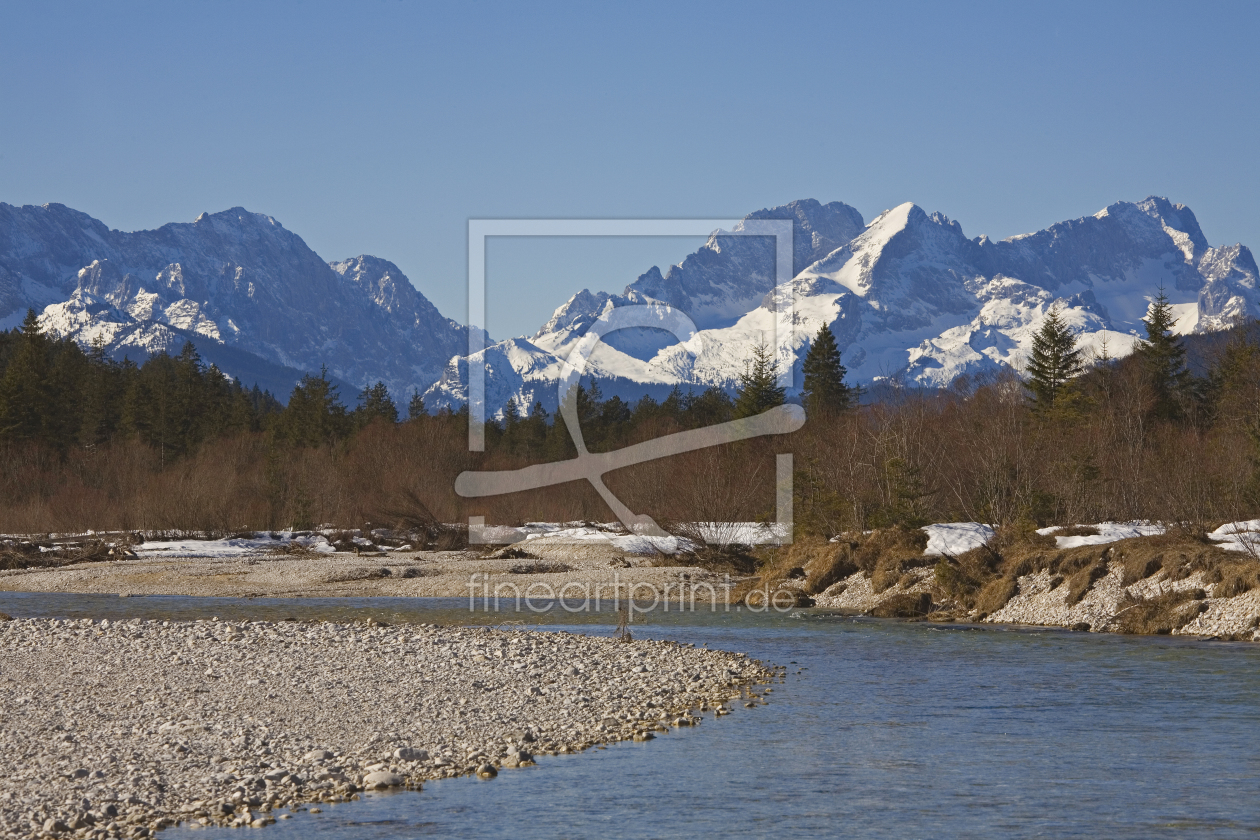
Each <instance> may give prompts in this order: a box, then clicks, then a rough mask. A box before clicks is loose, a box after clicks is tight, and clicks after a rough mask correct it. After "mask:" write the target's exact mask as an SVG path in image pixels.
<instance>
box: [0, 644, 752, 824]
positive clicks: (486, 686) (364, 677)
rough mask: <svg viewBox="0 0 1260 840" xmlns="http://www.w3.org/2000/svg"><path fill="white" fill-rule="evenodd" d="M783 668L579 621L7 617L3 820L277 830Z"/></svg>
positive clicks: (614, 733)
mask: <svg viewBox="0 0 1260 840" xmlns="http://www.w3.org/2000/svg"><path fill="white" fill-rule="evenodd" d="M772 676H773V675H772V673H771V672H770V671H769V670H767V669H766V668H763V667H762V666H761V665H759V664H758V663H755V662H753V661H751V660H749V659H748V658H747V657H745V656H743V655H741V654H733V653H725V652H719V651H709V650H703V649H694V648H691V647H688V646H684V645H677V644H674V643H668V642H651V641H636V642H631V643H620V642H617V641H614V640H612V639H610V638H592V637H586V636H580V635H573V634H567V633H540V632H530V631H523V630H522V631H497V630H488V629H481V628H454V627H432V626H429V627H425V626H398V627H384V626H369V625H365V624H359V625H337V624H328V623H316V624H308V623H298V622H285V623H279V624H269V623H262V622H252V623H232V622H224V621H198V622H158V621H147V622H146V621H141V620H139V619H135V620H131V621H127V622H114V623H110V622H108V621H101V622H93V621H90V620H78V621H59V620H49V619H25V620H22V619H19V620H11V621H6V622H3V623H0V708H2V709H3V710H4V718H3V721H2V722H0V738H3V743H4V745H5V749H4V751H3V753H2V754H0V780H2V781H0V836H3V837H6V838H18V837H23V838H25V837H40V836H55V837H91V838H104V837H144V836H149V835H150V834H152V833H153V832H154V831H157V830H159V829H160V828H162V827H165V826H167V825H172V824H174V823H176V822H179V821H183V822H185V823H193V824H199V825H210V824H220V825H224V824H226V825H239V826H244V825H252V826H255V827H257V826H262V825H265V824H267V823H268V822H269V821H271V820H273V819H274V818H276V817H283V816H284V815H283V814H282V813H281V811H280V809H284V808H289V809H292V808H295V807H297V806H298V805H300V804H302V803H318V802H321V801H342V800H345V799H347V798H353V797H354V796H355V793H356V791H359V790H362V789H364V788H365V787H368V788H370V787H377V786H412V787H414V786H416V785H418V784H420V783H421V782H423V781H425V780H428V779H434V778H441V777H446V776H455V775H462V774H473V773H475V774H478V775H482V776H485V777H489V776H491V775H493V774H495V773H496V772H497V771H498V770H499V769H502V768H505V767H517V766H528V765H529V764H530V763H532V760H533V757H534V756H536V755H552V754H556V753H563V752H570V751H576V750H581V749H583V748H586V747H589V746H591V745H594V744H598V743H604V742H612V741H617V740H624V739H628V738H635V739H639V740H646V739H647V738H650V737H651V732H652V731H653V730H661V729H664V728H665V727H666V726H677V725H692V724H694V723H698V722H700V720H702V719H703V717H702V716H701V715H700V714H699V712H702V711H704V710H706V709H707V710H712V709H714V708H715V707H718V706H720V705H721V704H723V703H729V702H730V701H731V700H733V699H734V698H736V697H738V696H739V695H740V693H741V691H747V690H748V689H747V687H748V686H751V685H754V684H756V683H759V682H764V681H766V680H769V679H770V678H771V677H772Z"/></svg>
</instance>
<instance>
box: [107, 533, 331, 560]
mask: <svg viewBox="0 0 1260 840" xmlns="http://www.w3.org/2000/svg"><path fill="white" fill-rule="evenodd" d="M276 533H277V537H276V538H274V539H273V538H272V537H271V536H269V535H268V534H263V533H259V534H255V535H254V536H252V537H228V538H226V539H221V540H195V539H186V540H145V541H144V542H142V543H140V545H137V546H133V547H132V551H134V552H135V553H136V554H137V555H138V556H140V557H146V558H153V557H164V556H165V557H180V558H185V557H244V556H246V555H250V554H261V553H263V552H265V551H267V550H268V549H272V548H279V547H281V546H287V545H291V544H293V543H297V544H298V545H302V546H305V547H306V548H307V549H309V550H311V551H314V552H318V553H319V554H332V553H333V551H334V550H335V549H334V548H333V547H332V546H331V545H329V544H328V540H327V539H326V538H325V537H323V536H322V535H319V534H315V535H310V534H299V535H297V536H294V535H293V532H291V531H277V532H276Z"/></svg>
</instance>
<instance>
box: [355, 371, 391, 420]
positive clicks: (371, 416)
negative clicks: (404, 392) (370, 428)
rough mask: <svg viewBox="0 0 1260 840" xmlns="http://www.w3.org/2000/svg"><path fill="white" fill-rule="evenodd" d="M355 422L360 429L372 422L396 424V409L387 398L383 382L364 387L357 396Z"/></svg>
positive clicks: (387, 393)
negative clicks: (379, 421) (357, 404)
mask: <svg viewBox="0 0 1260 840" xmlns="http://www.w3.org/2000/svg"><path fill="white" fill-rule="evenodd" d="M354 414H355V421H356V422H357V423H358V425H359V426H360V427H362V426H366V425H367V424H368V423H371V422H372V421H373V420H384V421H385V422H386V423H391V424H392V423H397V422H398V407H397V406H395V405H394V401H393V399H391V398H390V396H389V389H388V388H386V387H385V383H384V382H377V383H376V384H375V385H372V386H370V387H365V388H364V389H363V391H362V392H361V393H360V394H359V407H358V408H356V409H355V411H354Z"/></svg>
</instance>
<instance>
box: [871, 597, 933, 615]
mask: <svg viewBox="0 0 1260 840" xmlns="http://www.w3.org/2000/svg"><path fill="white" fill-rule="evenodd" d="M931 611H932V596H931V595H929V594H928V593H927V592H914V593H911V592H904V593H902V594H900V595H893V596H892V597H891V598H886V599H885V600H883V601H882V602H880V603H879V604H877V605H876V606H875V607H874V608H873V609H871V611H870V613H869V614H870V615H872V616H874V617H875V618H922V617H923V616H925V615H927V614H928V613H930V612H931Z"/></svg>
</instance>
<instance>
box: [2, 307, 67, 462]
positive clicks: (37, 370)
mask: <svg viewBox="0 0 1260 840" xmlns="http://www.w3.org/2000/svg"><path fill="white" fill-rule="evenodd" d="M49 344H50V342H49V340H48V338H47V336H45V335H44V334H43V333H41V332H40V328H39V318H38V317H37V316H36V315H35V310H33V309H31V310H28V311H27V313H26V320H24V321H23V322H22V333H21V337H20V338H19V340H18V345H17V350H16V352H15V353H14V354H13V358H12V359H11V360H10V362H9V365H8V367H7V368H6V369H5V371H4V378H3V379H0V437H2V438H5V439H7V440H41V441H42V440H45V438H46V436H47V433H48V426H49V423H50V422H51V418H52V415H53V410H54V406H55V399H54V398H55V395H54V394H53V393H52V392H51V389H50V388H49V387H48V386H49V383H48V367H49V363H48V354H49Z"/></svg>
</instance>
